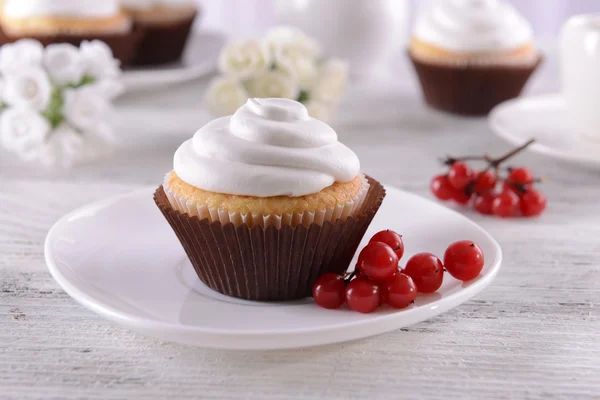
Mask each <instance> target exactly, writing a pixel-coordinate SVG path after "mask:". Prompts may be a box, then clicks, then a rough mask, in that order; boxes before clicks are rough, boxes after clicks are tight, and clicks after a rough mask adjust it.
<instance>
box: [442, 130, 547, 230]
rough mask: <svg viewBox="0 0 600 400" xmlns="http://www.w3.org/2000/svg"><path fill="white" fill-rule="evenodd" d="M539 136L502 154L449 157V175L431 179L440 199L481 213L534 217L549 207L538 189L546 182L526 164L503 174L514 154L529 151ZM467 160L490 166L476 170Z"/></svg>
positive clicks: (444, 160)
mask: <svg viewBox="0 0 600 400" xmlns="http://www.w3.org/2000/svg"><path fill="white" fill-rule="evenodd" d="M534 142H535V139H531V140H528V141H527V142H526V143H524V144H523V145H521V146H519V147H517V148H516V149H514V150H511V151H509V152H508V153H506V154H504V155H502V156H501V157H498V158H492V157H490V156H489V155H487V154H484V155H482V156H466V157H446V158H445V159H443V160H442V163H443V164H444V165H446V166H448V172H447V174H445V175H438V176H436V177H434V178H433V179H432V181H431V185H430V187H431V191H432V192H433V194H434V195H435V197H437V198H438V199H440V200H444V201H446V200H454V201H456V202H457V203H459V204H463V205H468V204H472V205H473V207H474V208H475V210H476V211H477V212H479V213H481V214H488V215H496V216H498V217H504V218H506V217H516V216H518V215H522V216H524V217H534V216H537V215H540V214H541V213H542V212H543V211H544V210H545V209H546V204H547V200H546V196H545V195H544V194H543V193H542V192H540V191H539V190H537V189H535V188H534V184H536V183H540V182H543V179H541V178H536V177H535V176H534V175H533V174H532V173H531V171H530V170H529V169H527V168H525V167H519V168H508V169H506V171H507V172H508V174H507V175H506V176H502V171H503V168H501V166H502V164H504V163H505V162H506V161H507V160H509V159H510V158H512V157H513V156H515V155H517V154H519V153H520V152H521V151H523V150H525V149H526V148H527V147H529V146H530V145H531V144H533V143H534ZM467 161H482V162H485V163H487V166H486V167H485V168H484V169H482V170H480V171H478V172H475V171H473V169H472V168H471V167H470V166H469V164H468V163H467Z"/></svg>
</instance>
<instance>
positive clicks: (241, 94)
mask: <svg viewBox="0 0 600 400" xmlns="http://www.w3.org/2000/svg"><path fill="white" fill-rule="evenodd" d="M219 70H220V72H221V74H222V75H220V76H217V77H216V78H214V79H213V80H212V81H211V82H210V84H209V87H208V89H207V91H206V94H205V99H204V100H205V104H206V107H207V108H208V111H209V112H210V113H211V114H213V115H214V116H225V115H230V114H233V113H234V112H235V111H236V110H237V109H238V108H239V107H240V106H242V105H243V104H244V103H245V102H246V100H248V98H251V97H263V98H264V97H280V98H287V99H293V100H297V101H300V102H301V103H303V104H304V105H305V106H306V107H307V109H308V111H309V114H310V115H311V116H312V117H314V118H318V119H320V120H323V121H328V120H330V119H331V117H332V115H333V113H334V111H335V108H336V107H337V105H338V104H339V101H340V99H341V97H342V94H343V92H344V89H345V88H346V81H347V79H348V64H347V63H346V62H344V61H341V60H339V59H335V58H330V59H323V58H322V57H321V46H320V45H319V44H318V43H317V42H316V41H315V40H313V39H312V38H310V37H308V36H307V35H305V34H304V33H303V32H302V31H300V30H298V29H296V28H291V27H277V28H273V29H271V30H270V31H269V32H267V34H266V36H265V38H264V39H263V40H254V39H247V40H242V41H232V42H230V43H228V44H227V45H225V47H223V49H222V50H221V54H220V56H219Z"/></svg>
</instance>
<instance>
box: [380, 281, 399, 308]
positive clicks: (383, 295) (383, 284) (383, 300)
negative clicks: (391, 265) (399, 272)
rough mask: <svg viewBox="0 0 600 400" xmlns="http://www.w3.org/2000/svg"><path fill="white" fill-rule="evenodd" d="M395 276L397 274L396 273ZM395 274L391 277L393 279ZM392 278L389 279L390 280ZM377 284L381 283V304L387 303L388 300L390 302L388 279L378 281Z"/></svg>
mask: <svg viewBox="0 0 600 400" xmlns="http://www.w3.org/2000/svg"><path fill="white" fill-rule="evenodd" d="M394 276H396V274H394ZM394 276H392V277H391V278H390V279H393V278H394ZM390 279H388V281H389V280H390ZM377 284H378V285H379V304H380V305H383V304H387V302H388V292H387V281H384V282H377Z"/></svg>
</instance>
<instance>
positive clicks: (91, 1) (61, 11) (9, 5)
mask: <svg viewBox="0 0 600 400" xmlns="http://www.w3.org/2000/svg"><path fill="white" fill-rule="evenodd" d="M119 11H120V5H119V2H118V0H4V12H3V13H4V15H5V16H6V17H9V18H28V17H47V16H51V17H84V18H108V17H112V16H115V15H117V14H118V13H119Z"/></svg>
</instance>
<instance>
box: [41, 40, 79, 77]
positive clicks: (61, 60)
mask: <svg viewBox="0 0 600 400" xmlns="http://www.w3.org/2000/svg"><path fill="white" fill-rule="evenodd" d="M44 67H46V70H47V71H48V74H50V78H51V79H52V81H53V82H54V83H56V84H57V85H59V86H64V85H68V84H73V85H76V84H78V83H80V82H81V79H82V78H83V73H84V70H85V65H84V63H83V58H82V57H81V54H80V53H79V49H78V48H77V47H75V46H73V45H72V44H68V43H58V44H51V45H49V46H48V47H46V50H45V52H44Z"/></svg>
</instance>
